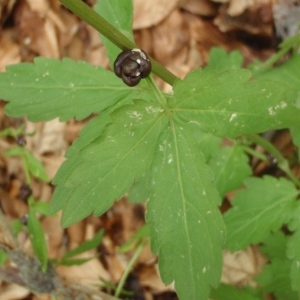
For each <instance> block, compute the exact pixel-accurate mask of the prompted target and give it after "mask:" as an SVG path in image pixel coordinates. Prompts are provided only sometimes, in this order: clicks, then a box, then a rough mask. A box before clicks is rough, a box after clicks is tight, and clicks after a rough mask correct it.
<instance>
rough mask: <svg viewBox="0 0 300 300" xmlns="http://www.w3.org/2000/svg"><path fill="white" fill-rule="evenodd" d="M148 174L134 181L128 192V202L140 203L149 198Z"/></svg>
mask: <svg viewBox="0 0 300 300" xmlns="http://www.w3.org/2000/svg"><path fill="white" fill-rule="evenodd" d="M149 185H150V184H149V172H147V173H145V174H144V175H143V176H142V177H141V178H140V179H139V180H138V181H136V182H135V183H134V184H133V185H132V186H131V188H130V190H129V192H128V197H127V198H128V201H129V202H131V203H141V202H144V201H145V200H146V199H147V198H149V194H150V186H149Z"/></svg>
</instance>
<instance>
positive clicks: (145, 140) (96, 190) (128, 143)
mask: <svg viewBox="0 0 300 300" xmlns="http://www.w3.org/2000/svg"><path fill="white" fill-rule="evenodd" d="M162 111H163V109H162V108H161V107H160V106H158V105H155V104H152V105H149V103H147V102H144V101H136V102H135V104H134V105H128V106H124V107H122V108H120V109H118V110H117V111H115V112H113V113H112V114H111V119H112V123H110V124H108V125H107V126H106V128H105V129H104V130H103V131H102V132H101V130H100V133H98V134H97V132H96V131H95V130H92V132H93V133H94V138H93V139H92V137H91V136H89V139H86V137H85V135H82V136H80V137H79V139H78V140H77V142H76V150H75V151H74V150H72V147H71V151H72V156H71V157H70V158H69V159H67V161H66V162H65V163H64V164H63V165H62V167H61V168H60V169H59V171H58V173H57V175H56V176H55V178H54V183H55V184H58V187H57V188H56V190H55V192H54V195H53V199H52V203H51V204H52V206H51V208H52V212H56V211H58V210H59V209H61V208H63V217H62V224H63V226H68V225H70V224H72V223H74V222H76V221H79V220H81V219H82V218H84V217H86V216H87V215H89V214H90V213H92V212H94V214H96V215H100V214H102V213H104V212H105V211H106V210H107V209H108V208H109V207H110V206H111V205H112V203H113V202H114V201H115V200H118V199H119V198H121V197H122V196H123V194H124V193H125V192H126V191H127V189H128V188H129V187H130V186H131V185H132V184H133V182H134V181H135V180H137V179H138V178H139V177H141V176H142V175H143V174H144V173H145V172H146V170H147V169H148V168H149V167H150V164H151V162H152V159H153V157H154V152H155V150H156V146H157V145H156V144H157V139H158V136H159V135H160V132H161V131H162V129H163V128H164V127H165V126H166V120H165V117H164V114H162ZM97 118H99V119H100V118H101V115H100V116H99V117H97ZM91 126H92V127H93V126H95V123H94V122H93V123H92V125H91ZM89 128H90V126H89V124H88V125H87V127H86V129H85V132H88V129H89ZM81 139H82V141H83V143H82V144H81ZM88 141H89V142H88ZM67 156H68V155H67Z"/></svg>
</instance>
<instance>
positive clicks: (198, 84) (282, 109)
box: [170, 69, 300, 138]
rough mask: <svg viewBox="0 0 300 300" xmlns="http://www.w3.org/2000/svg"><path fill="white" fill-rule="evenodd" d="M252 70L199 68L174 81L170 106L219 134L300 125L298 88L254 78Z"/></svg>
mask: <svg viewBox="0 0 300 300" xmlns="http://www.w3.org/2000/svg"><path fill="white" fill-rule="evenodd" d="M250 77H251V72H249V71H248V70H244V69H240V70H229V71H224V72H221V73H217V72H215V71H205V70H196V71H194V72H192V73H190V74H188V75H187V76H186V78H185V79H184V80H183V81H180V80H178V81H176V82H175V85H174V99H173V101H170V109H171V110H172V112H173V113H175V114H176V115H177V116H178V117H179V118H180V119H182V120H184V121H185V122H187V123H194V124H196V125H198V127H199V129H200V130H203V131H205V132H210V133H212V134H214V135H217V136H227V137H233V138H234V137H237V136H239V135H244V134H249V133H258V132H263V131H266V130H270V129H278V128H286V127H291V126H298V125H300V118H299V112H300V111H299V110H298V109H296V107H295V105H294V102H295V100H296V92H295V90H293V89H290V90H289V89H288V86H286V85H284V84H281V83H279V82H276V81H268V80H253V81H250Z"/></svg>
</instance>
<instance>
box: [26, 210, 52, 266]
mask: <svg viewBox="0 0 300 300" xmlns="http://www.w3.org/2000/svg"><path fill="white" fill-rule="evenodd" d="M28 231H29V237H30V241H31V244H32V247H33V250H34V253H35V255H36V256H37V258H38V259H39V261H40V262H41V264H42V270H43V271H46V269H47V264H48V257H47V256H48V251H47V243H46V240H45V236H44V231H43V228H42V226H41V224H40V222H39V220H38V218H37V217H36V212H35V210H34V209H33V208H30V209H29V213H28Z"/></svg>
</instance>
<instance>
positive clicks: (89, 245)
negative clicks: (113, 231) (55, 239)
mask: <svg viewBox="0 0 300 300" xmlns="http://www.w3.org/2000/svg"><path fill="white" fill-rule="evenodd" d="M103 234H104V230H103V229H102V230H99V231H98V232H97V233H96V234H95V236H94V237H93V238H92V239H91V240H88V241H84V242H83V243H82V244H80V245H79V246H78V247H77V248H75V249H73V250H70V251H68V252H67V253H66V254H65V255H64V256H63V259H69V258H71V257H73V256H75V255H78V254H81V253H84V252H86V251H89V250H92V249H94V248H96V247H98V246H99V245H100V243H101V241H102V238H103Z"/></svg>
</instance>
